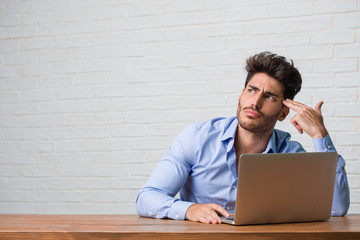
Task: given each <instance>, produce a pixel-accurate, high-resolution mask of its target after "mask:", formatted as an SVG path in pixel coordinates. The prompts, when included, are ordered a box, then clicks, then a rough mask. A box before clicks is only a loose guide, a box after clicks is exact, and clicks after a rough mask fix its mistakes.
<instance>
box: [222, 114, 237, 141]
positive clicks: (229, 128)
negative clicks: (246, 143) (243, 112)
mask: <svg viewBox="0 0 360 240" xmlns="http://www.w3.org/2000/svg"><path fill="white" fill-rule="evenodd" d="M237 125H238V121H237V118H236V117H232V118H230V121H229V123H228V124H227V125H226V126H225V128H224V132H223V135H222V137H221V141H225V140H228V139H234V138H235V134H236V128H237Z"/></svg>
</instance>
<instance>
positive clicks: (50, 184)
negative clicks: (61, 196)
mask: <svg viewBox="0 0 360 240" xmlns="http://www.w3.org/2000/svg"><path fill="white" fill-rule="evenodd" d="M41 188H42V189H47V190H51V189H77V188H78V184H77V181H75V180H74V178H69V177H65V178H62V177H56V178H42V181H41Z"/></svg>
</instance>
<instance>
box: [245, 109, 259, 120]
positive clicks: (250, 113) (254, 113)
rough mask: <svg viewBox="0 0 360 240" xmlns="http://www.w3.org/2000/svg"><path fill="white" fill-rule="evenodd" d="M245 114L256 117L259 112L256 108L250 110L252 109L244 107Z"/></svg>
mask: <svg viewBox="0 0 360 240" xmlns="http://www.w3.org/2000/svg"><path fill="white" fill-rule="evenodd" d="M244 112H245V114H246V116H248V117H250V118H258V117H260V113H259V112H258V111H256V110H252V109H246V110H245V111H244Z"/></svg>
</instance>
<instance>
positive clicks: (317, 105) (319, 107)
mask: <svg viewBox="0 0 360 240" xmlns="http://www.w3.org/2000/svg"><path fill="white" fill-rule="evenodd" d="M323 104H324V102H323V101H320V102H319V103H318V104H316V107H315V112H317V113H320V114H321V106H322V105H323Z"/></svg>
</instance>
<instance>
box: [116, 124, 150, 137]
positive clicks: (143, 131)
mask: <svg viewBox="0 0 360 240" xmlns="http://www.w3.org/2000/svg"><path fill="white" fill-rule="evenodd" d="M110 132H111V136H112V137H115V138H126V137H145V136H146V135H147V128H146V127H145V126H138V125H123V126H116V127H115V126H114V127H111V130H110Z"/></svg>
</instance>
